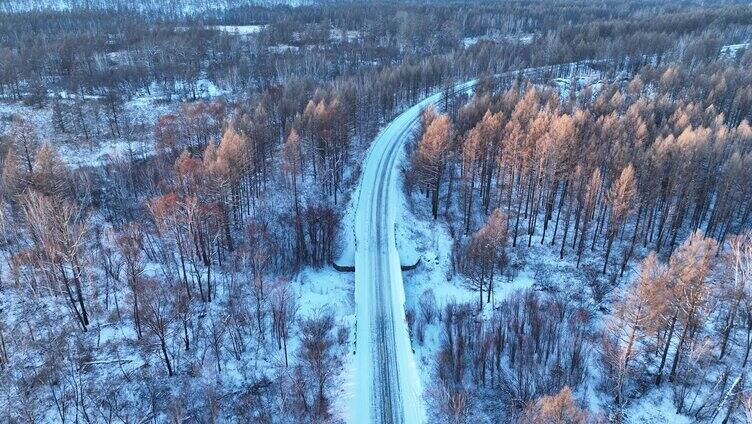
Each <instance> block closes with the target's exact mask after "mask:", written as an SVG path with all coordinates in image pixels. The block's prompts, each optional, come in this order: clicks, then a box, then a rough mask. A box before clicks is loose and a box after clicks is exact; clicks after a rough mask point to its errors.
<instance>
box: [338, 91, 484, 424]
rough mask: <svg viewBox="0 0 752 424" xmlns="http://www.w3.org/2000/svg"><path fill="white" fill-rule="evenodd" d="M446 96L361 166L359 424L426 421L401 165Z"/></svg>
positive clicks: (383, 137) (383, 140)
mask: <svg viewBox="0 0 752 424" xmlns="http://www.w3.org/2000/svg"><path fill="white" fill-rule="evenodd" d="M474 84H475V81H474V80H473V81H469V82H466V83H463V84H459V85H457V86H456V89H457V90H467V89H469V88H471V87H472V86H473V85H474ZM442 98H443V97H442V93H437V94H434V95H432V96H430V97H428V98H426V99H425V100H423V101H421V102H420V103H418V104H416V105H415V106H413V107H411V108H410V109H408V110H406V111H405V112H403V113H402V114H401V115H399V116H398V117H397V118H395V119H394V120H393V121H392V122H391V123H389V125H387V126H386V128H384V129H383V130H382V131H381V132H380V133H379V135H378V136H376V139H375V140H374V141H373V144H372V145H371V149H370V151H369V152H368V156H367V158H366V161H365V163H364V166H363V175H362V179H361V182H360V184H361V186H360V195H359V198H358V205H357V209H356V213H355V219H356V223H355V240H356V248H355V301H356V304H357V308H356V313H357V330H356V331H357V335H356V339H355V340H356V348H355V349H356V362H355V366H356V371H355V390H356V394H355V405H354V406H353V408H354V409H353V413H352V419H353V420H354V422H355V423H358V424H360V423H364V424H365V423H388V424H392V423H394V424H417V423H421V422H423V421H425V409H424V407H423V402H422V400H421V392H422V389H421V384H420V379H419V376H418V370H417V368H416V364H415V360H414V358H413V352H412V348H411V347H410V338H409V335H408V329H407V323H406V321H405V309H404V304H405V292H404V287H403V286H402V273H401V270H400V260H399V255H398V253H397V245H396V242H395V234H394V221H395V215H396V208H397V206H398V204H401V199H400V197H399V196H401V195H402V194H401V191H400V190H398V187H397V180H396V176H397V174H398V172H397V170H396V169H395V168H396V165H397V162H398V160H399V158H400V157H402V153H403V149H402V148H401V147H402V146H403V145H404V142H405V140H406V139H407V138H408V136H409V135H410V133H411V132H412V131H413V129H415V128H416V127H417V125H418V122H419V121H420V116H421V111H422V110H423V108H425V107H426V106H428V105H430V104H436V103H439V102H440V101H441V100H442Z"/></svg>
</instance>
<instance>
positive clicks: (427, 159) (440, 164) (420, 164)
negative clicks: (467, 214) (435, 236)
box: [412, 115, 452, 219]
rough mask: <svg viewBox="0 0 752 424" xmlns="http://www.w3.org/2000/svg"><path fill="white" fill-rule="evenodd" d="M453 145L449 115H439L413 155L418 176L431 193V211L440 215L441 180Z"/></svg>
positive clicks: (428, 127) (424, 134)
mask: <svg viewBox="0 0 752 424" xmlns="http://www.w3.org/2000/svg"><path fill="white" fill-rule="evenodd" d="M451 147H452V128H451V122H450V120H449V116H448V115H439V116H437V117H436V118H434V119H433V120H431V122H430V123H429V124H428V126H427V128H426V130H425V132H424V133H423V135H422V137H421V138H420V140H419V141H418V145H417V147H416V149H415V152H413V155H412V163H413V166H414V167H415V169H416V171H417V174H418V178H419V180H420V182H421V184H422V185H423V187H424V188H425V189H426V190H427V192H430V193H431V213H432V214H433V217H434V219H437V218H438V216H439V195H440V191H441V182H442V178H443V176H444V171H445V167H446V164H447V156H448V155H449V153H450V151H451Z"/></svg>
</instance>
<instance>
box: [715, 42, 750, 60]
mask: <svg viewBox="0 0 752 424" xmlns="http://www.w3.org/2000/svg"><path fill="white" fill-rule="evenodd" d="M750 44H752V43H739V44H728V45H725V46H723V47H721V56H728V57H736V56H737V55H738V54H739V52H743V51H745V50H747V48H749V46H750Z"/></svg>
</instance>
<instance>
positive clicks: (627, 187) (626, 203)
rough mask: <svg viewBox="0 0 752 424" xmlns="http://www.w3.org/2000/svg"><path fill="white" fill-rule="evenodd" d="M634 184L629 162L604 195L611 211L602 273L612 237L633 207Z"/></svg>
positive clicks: (609, 252) (635, 187) (604, 270)
mask: <svg viewBox="0 0 752 424" xmlns="http://www.w3.org/2000/svg"><path fill="white" fill-rule="evenodd" d="M636 184H637V183H636V180H635V171H634V167H633V166H632V164H631V163H630V164H629V165H627V166H626V167H625V168H624V169H623V170H622V171H621V174H620V175H619V179H617V180H616V181H614V183H613V184H612V185H611V188H610V189H609V191H608V194H607V196H606V201H607V202H608V204H609V206H610V208H611V213H610V216H609V220H608V228H607V230H606V253H605V258H604V259H603V272H604V273H605V272H606V267H607V266H608V258H609V256H610V254H611V247H612V246H613V243H614V239H615V238H616V235H617V234H618V233H619V231H621V229H622V227H623V226H624V224H625V222H626V220H627V217H628V216H629V214H630V213H631V212H632V209H633V208H634V200H635V196H636V194H637V185H636Z"/></svg>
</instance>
